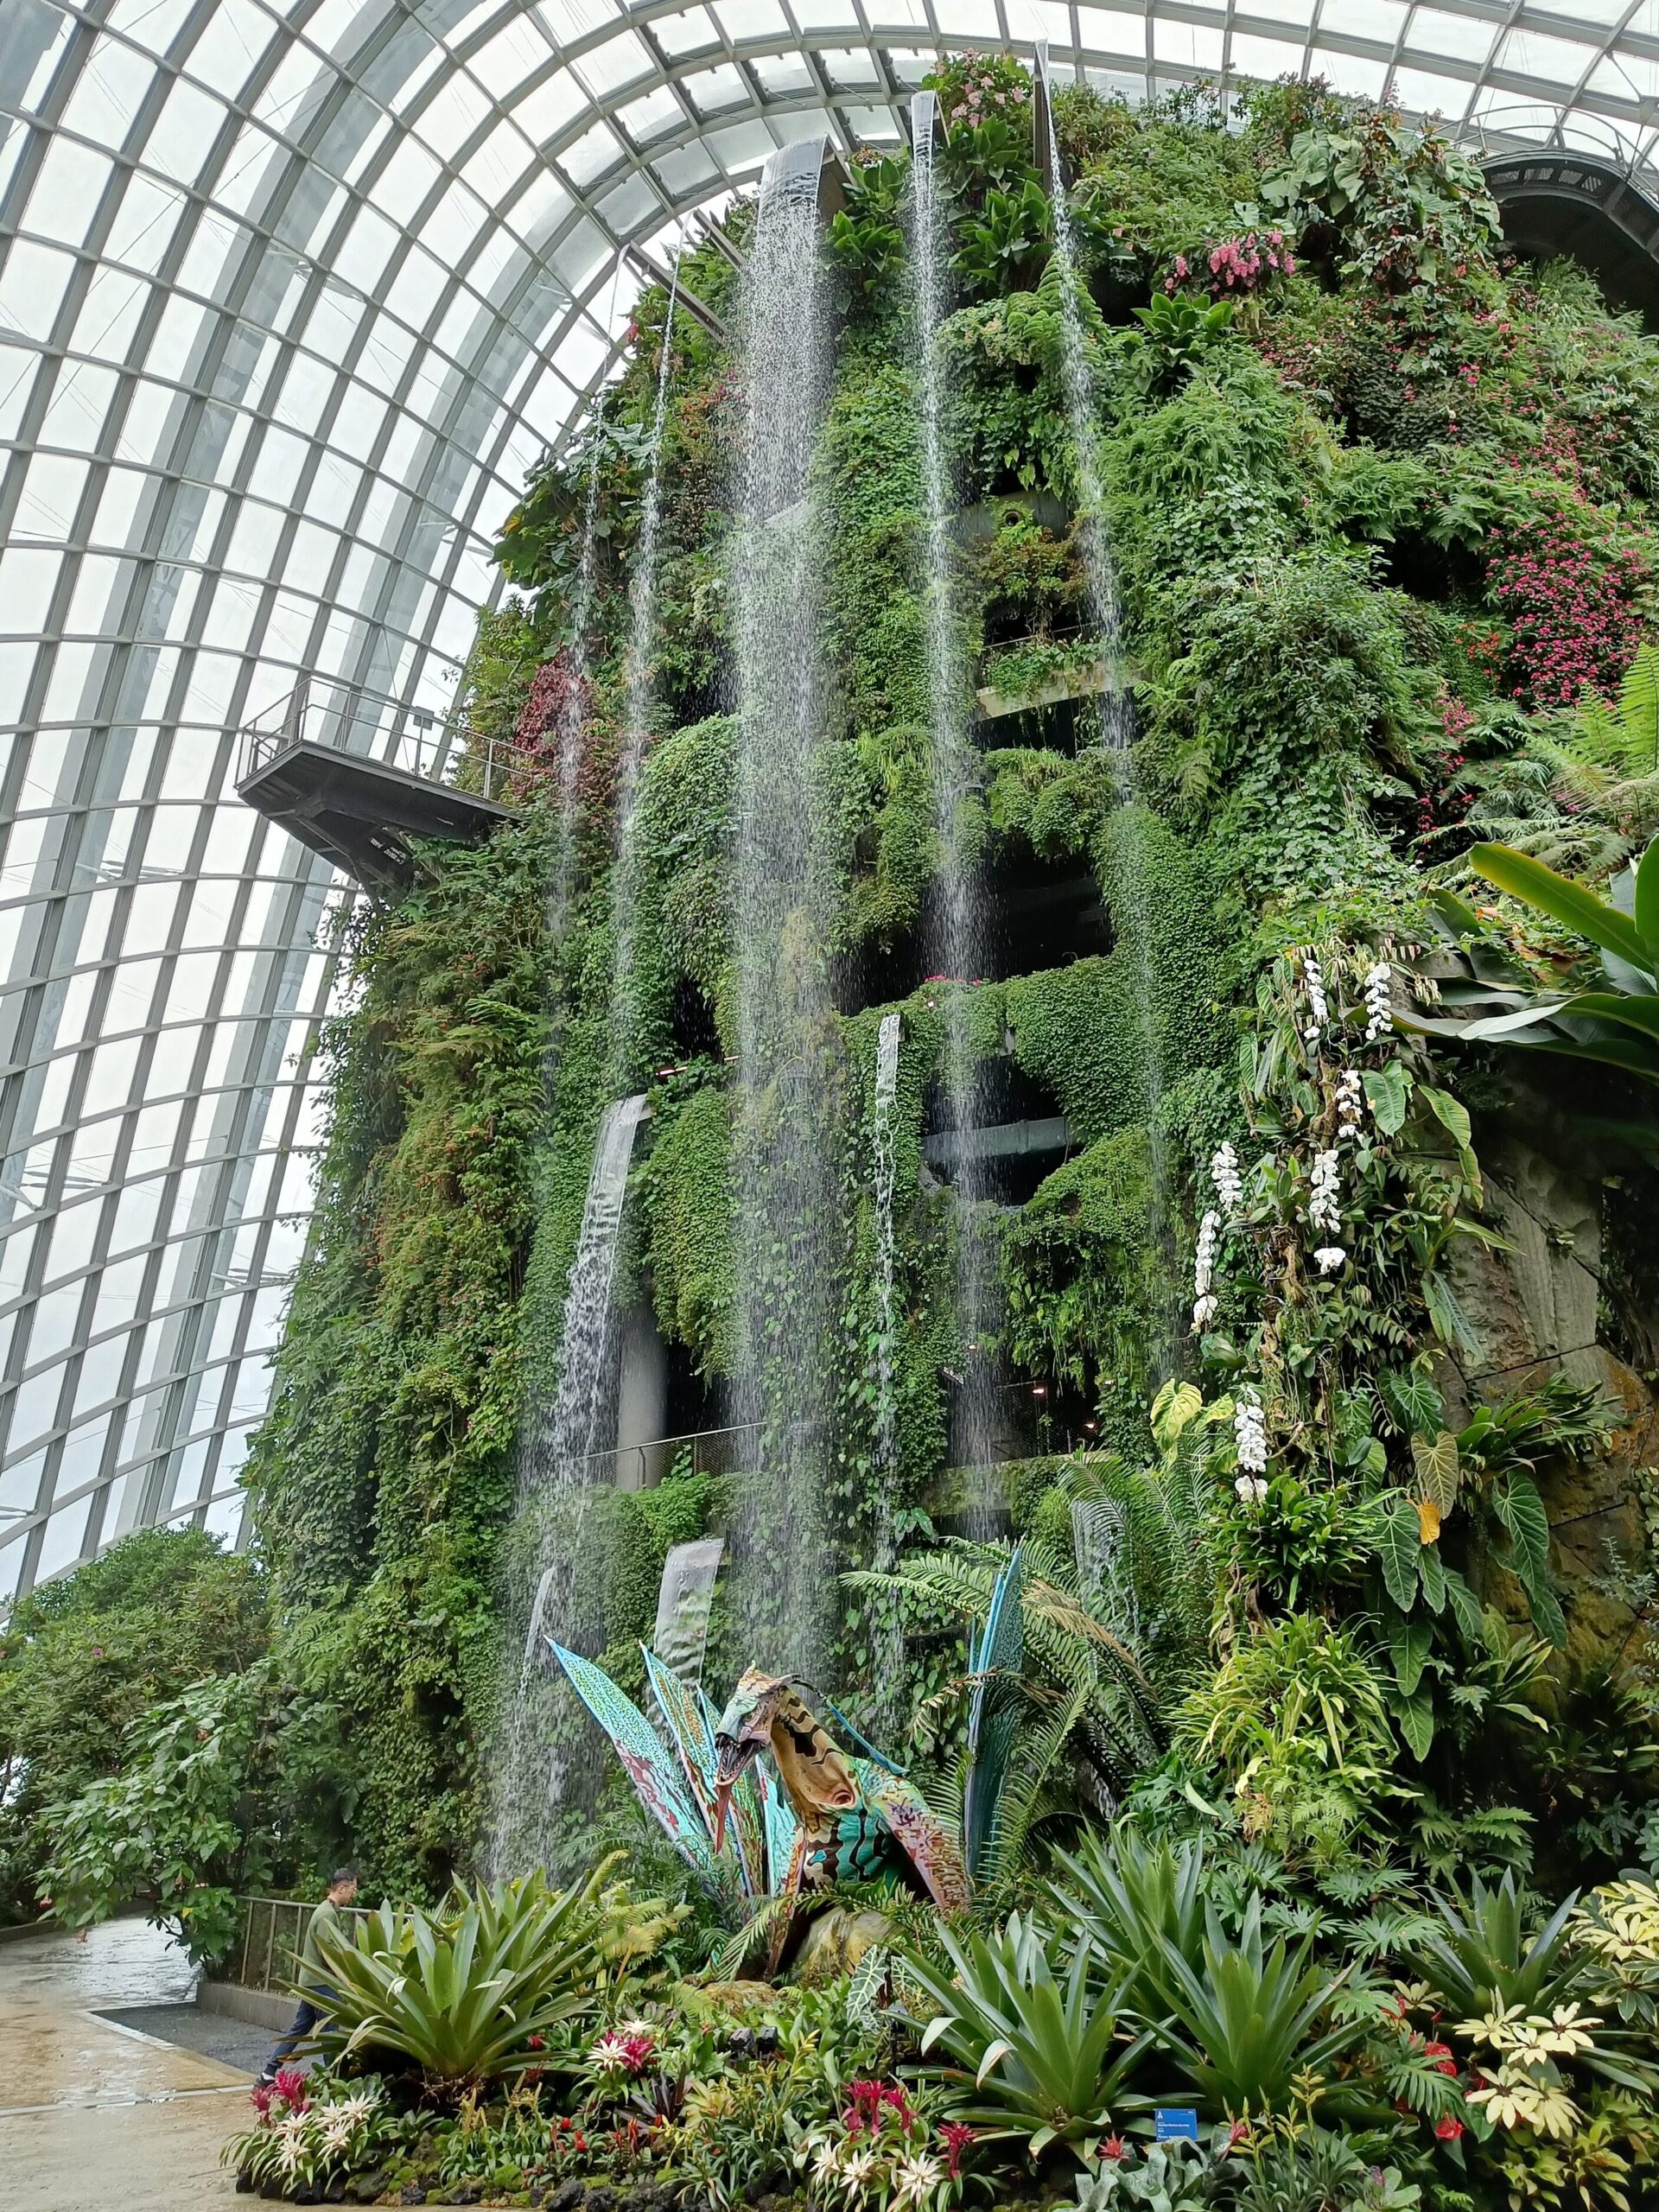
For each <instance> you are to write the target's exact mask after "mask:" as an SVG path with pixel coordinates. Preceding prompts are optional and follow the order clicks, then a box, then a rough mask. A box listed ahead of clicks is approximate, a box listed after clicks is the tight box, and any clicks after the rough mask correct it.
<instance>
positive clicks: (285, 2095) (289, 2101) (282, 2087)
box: [271, 2066, 311, 2112]
mask: <svg viewBox="0 0 1659 2212" xmlns="http://www.w3.org/2000/svg"><path fill="white" fill-rule="evenodd" d="M271 2087H272V2088H274V2089H275V2091H276V2093H277V2095H278V2096H279V2097H280V2098H281V2099H282V2101H283V2103H284V2104H285V2105H287V2106H288V2107H289V2110H290V2111H292V2112H303V2111H304V2110H305V2108H306V2107H307V2106H308V2104H309V2103H310V2101H311V2100H310V2098H309V2097H308V2095H307V2094H306V2089H305V2076H304V2075H303V2074H302V2073H301V2071H300V2069H299V2068H298V2067H297V2066H284V2067H283V2069H282V2070H281V2071H280V2072H279V2073H278V2075H277V2078H276V2080H275V2081H274V2082H272V2084H271Z"/></svg>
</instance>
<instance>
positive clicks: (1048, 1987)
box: [902, 1913, 1152, 2158]
mask: <svg viewBox="0 0 1659 2212" xmlns="http://www.w3.org/2000/svg"><path fill="white" fill-rule="evenodd" d="M939 1942H940V1944H941V1945H942V1947H943V1948H944V1952H945V1955H946V1956H947V1957H948V1959H949V1961H950V1971H949V1972H948V1973H947V1972H945V1971H943V1970H942V1969H941V1968H940V1967H938V1966H937V1965H935V1964H934V1962H933V1961H931V1960H930V1959H927V1958H925V1957H923V1956H920V1955H915V1954H912V1955H908V1956H907V1957H906V1960H905V1962H904V1966H903V1969H902V1980H903V1982H904V1983H905V1984H907V1985H909V1986H911V1987H912V1988H913V1989H918V1990H919V1991H920V1992H921V1993H923V1994H924V1995H925V1998H926V1999H927V2001H928V2003H929V2004H931V2006H932V2007H933V2011H932V2013H931V2017H929V2018H925V2019H923V2018H915V2019H913V2021H912V2024H913V2025H914V2026H916V2027H917V2028H918V2029H919V2030H920V2032H921V2043H922V2050H923V2053H924V2055H926V2054H927V2053H930V2052H932V2051H934V2050H939V2051H943V2052H944V2054H945V2055H946V2056H947V2057H948V2059H949V2060H950V2062H951V2063H950V2064H948V2065H943V2066H940V2065H938V2064H937V2063H936V2066H935V2069H934V2070H935V2072H936V2074H937V2075H938V2078H939V2079H940V2081H941V2082H942V2083H943V2085H944V2088H945V2090H946V2092H947V2094H950V2096H951V2099H952V2101H953V2103H954V2105H955V2107H956V2108H957V2118H959V2119H961V2120H966V2121H967V2122H968V2123H969V2125H970V2126H974V2127H976V2128H980V2129H982V2131H984V2132H985V2133H987V2134H990V2135H998V2136H1008V2135H1024V2136H1025V2137H1026V2138H1027V2150H1028V2152H1029V2153H1030V2155H1031V2157H1033V2158H1036V2157H1038V2156H1039V2153H1040V2152H1043V2151H1045V2150H1046V2149H1047V2148H1048V2146H1049V2145H1051V2144H1052V2143H1056V2142H1062V2143H1066V2144H1070V2145H1074V2146H1075V2145H1080V2144H1081V2143H1082V2140H1083V2139H1084V2137H1085V2136H1089V2135H1093V2134H1096V2133H1099V2131H1100V2130H1101V2129H1102V2128H1103V2127H1104V2126H1107V2125H1108V2123H1109V2121H1113V2120H1122V2119H1123V2118H1124V2117H1126V2116H1127V2115H1128V2114H1130V2113H1137V2112H1141V2111H1144V2110H1145V2109H1146V2107H1147V2102H1148V2100H1147V2098H1146V2097H1144V2096H1142V2095H1140V2094H1136V2093H1135V2092H1133V2091H1131V2090H1130V2089H1129V2088H1128V2082H1129V2079H1130V2077H1131V2075H1133V2074H1134V2072H1135V2068H1136V2067H1137V2066H1138V2065H1139V2063H1140V2062H1141V2058H1142V2057H1143V2056H1144V2055H1145V2054H1146V2052H1147V2050H1149V2049H1150V2048H1151V2044H1152V2037H1151V2035H1150V2034H1149V2033H1148V2032H1146V2031H1142V2032H1141V2034H1139V2035H1134V2034H1132V2033H1131V2032H1130V2031H1129V2030H1128V2029H1127V2028H1126V2027H1125V2026H1123V2025H1122V2023H1121V2020H1120V2017H1119V2013H1120V2007H1119V2003H1118V1999H1117V1995H1116V1992H1115V1991H1114V1990H1112V1989H1109V1988H1105V1987H1103V1986H1102V1985H1101V1984H1100V1983H1099V1981H1098V1980H1096V1978H1095V1975H1094V1973H1093V1966H1094V1961H1093V1959H1092V1957H1091V1955H1090V1951H1089V1948H1088V1947H1087V1945H1078V1946H1076V1947H1075V1948H1073V1951H1072V1954H1071V1961H1070V1963H1069V1964H1068V1965H1066V1966H1065V1967H1064V1970H1063V1972H1061V1973H1058V1974H1057V1972H1056V1970H1055V1961H1054V1957H1053V1955H1052V1952H1053V1946H1052V1938H1051V1937H1050V1936H1048V1934H1047V1933H1046V1931H1045V1929H1043V1928H1042V1927H1041V1926H1040V1925H1039V1923H1038V1922H1036V1921H1035V1920H1033V1919H1031V1918H1029V1917H1027V1918H1022V1917H1021V1916H1020V1914H1018V1913H1012V1914H1010V1915H1009V1916H1008V1919H1007V1922H1006V1923H1004V1925H1003V1926H1002V1927H1001V1928H999V1929H994V1930H992V1931H991V1933H989V1934H988V1935H972V1936H968V1937H966V1938H965V1939H962V1938H958V1937H957V1936H955V1935H954V1934H952V1932H951V1931H950V1929H948V1928H942V1929H940V1931H939Z"/></svg>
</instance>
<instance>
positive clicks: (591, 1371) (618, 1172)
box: [491, 1096, 645, 1875]
mask: <svg viewBox="0 0 1659 2212" xmlns="http://www.w3.org/2000/svg"><path fill="white" fill-rule="evenodd" d="M644 1111H645V1099H644V1097H643V1096H637V1097H632V1098H624V1099H621V1100H620V1101H617V1102H616V1103H613V1104H612V1105H609V1106H607V1108H606V1109H605V1114H604V1117H603V1119H602V1120H601V1123H600V1127H599V1136H598V1140H597V1142H596V1143H595V1145H594V1160H593V1166H592V1168H591V1170H590V1171H589V1173H588V1192H587V1196H586V1198H585V1199H584V1201H583V1204H582V1228H581V1231H580V1233H579V1235H578V1236H577V1240H576V1253H575V1261H574V1262H573V1263H572V1265H571V1269H570V1277H569V1286H568V1287H567V1289H566V1292H565V1299H564V1316H563V1327H562V1328H561V1331H560V1344H559V1363H558V1380H557V1383H556V1388H555V1389H554V1390H553V1392H552V1394H551V1395H550V1397H549V1395H547V1394H545V1393H543V1394H542V1395H541V1396H540V1398H539V1402H538V1399H537V1397H536V1396H532V1398H531V1403H530V1405H529V1407H528V1408H527V1409H526V1414H525V1420H524V1434H523V1442H522V1445H521V1448H520V1455H519V1466H518V1513H517V1517H516V1520H515V1523H514V1528H513V1531H512V1539H511V1550H512V1556H513V1559H514V1561H515V1563H516V1567H517V1573H516V1576H515V1580H516V1582H517V1584H518V1591H519V1593H520V1594H521V1596H523V1598H524V1600H525V1602H524V1603H523V1605H522V1607H521V1609H520V1610H519V1611H518V1613H517V1615H516V1618H515V1622H514V1626H515V1628H517V1626H518V1622H519V1621H522V1623H523V1643H522V1649H521V1653H520V1656H519V1662H518V1681H517V1684H516V1687H515V1689H514V1691H513V1693H512V1700H511V1704H510V1706H509V1707H508V1710H507V1712H506V1713H505V1715H504V1719H503V1726H502V1729H501V1740H500V1745H499V1752H498V1757H497V1761H496V1768H495V1773H494V1777H493V1780H494V1785H495V1786H494V1797H495V1819H494V1823H493V1837H492V1852H491V1859H492V1866H493V1872H495V1873H496V1874H497V1875H501V1874H505V1873H516V1872H522V1871H524V1869H525V1868H527V1867H530V1866H542V1865H544V1864H546V1862H547V1858H548V1855H549V1851H550V1846H551V1842H552V1833H553V1825H554V1821H555V1818H556V1814H557V1810H558V1806H559V1802H560V1799H561V1796H562V1794H563V1782H564V1775H565V1766H566V1761H565V1755H564V1748H563V1743H562V1737H563V1732H564V1731H563V1722H564V1720H565V1719H566V1718H567V1717H568V1715H567V1713H565V1710H564V1700H563V1699H562V1697H561V1694H560V1690H559V1687H558V1685H556V1684H555V1683H554V1682H553V1681H550V1678H549V1676H548V1674H547V1670H546V1667H545V1664H544V1660H545V1653H544V1649H543V1637H546V1636H547V1635H549V1634H551V1635H555V1636H556V1637H558V1638H559V1640H560V1642H561V1643H574V1644H577V1645H579V1644H580V1643H581V1642H582V1633H581V1630H580V1627H579V1624H575V1622H574V1621H573V1618H572V1610H573V1599H574V1592H575V1578H576V1567H577V1553H578V1546H579V1541H580V1537H581V1531H582V1514H583V1510H584V1507H585V1505H586V1503H587V1492H588V1485H589V1483H590V1481H591V1479H592V1478H593V1475H594V1471H595V1467H596V1465H597V1462H596V1460H595V1459H594V1453H595V1452H597V1451H598V1449H599V1447H600V1445H601V1434H600V1431H601V1414H602V1410H603V1408H604V1406H605V1402H606V1396H607V1392H606V1383H607V1379H608V1377H609V1376H610V1372H611V1368H612V1365H613V1361H612V1359H611V1357H610V1353H611V1351H612V1344H611V1335H612V1328H611V1324H612V1319H613V1315H612V1310H611V1284H612V1281H613V1276H614V1274H615V1272H616V1246H617V1238H618V1236H619V1234H620V1230H621V1226H622V1205H623V1199H624V1198H625V1197H626V1191H627V1179H628V1166H629V1163H630V1161H631V1160H632V1156H633V1141H634V1136H635V1134H636V1132H637V1131H638V1129H639V1122H640V1117H641V1116H642V1114H643V1113H644Z"/></svg>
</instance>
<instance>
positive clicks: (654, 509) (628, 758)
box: [611, 253, 680, 1080]
mask: <svg viewBox="0 0 1659 2212" xmlns="http://www.w3.org/2000/svg"><path fill="white" fill-rule="evenodd" d="M679 295H680V257H679V255H678V253H676V254H675V257H674V269H673V274H672V276H671V279H670V283H669V290H668V313H667V315H666V317H665V318H664V323H663V357H662V359H661V361H660V363H659V364H658V370H657V401H656V406H655V408H654V410H653V411H652V423H651V463H650V467H649V469H648V471H647V473H646V476H645V500H644V503H643V505H642V506H641V509H640V515H639V542H638V544H637V545H636V547H635V550H634V556H633V574H632V578H631V579H630V582H629V587H628V605H629V614H630V618H631V620H630V628H629V636H628V659H627V670H628V694H627V730H626V737H625V739H624V741H623V747H622V758H621V760H620V764H619V766H618V769H617V778H616V862H615V868H614V872H613V876H612V880H611V912H612V917H613V930H614V934H615V946H616V950H615V968H614V975H615V991H614V995H613V1002H612V1007H613V1015H612V1028H611V1035H612V1040H613V1042H612V1059H613V1063H615V1062H617V1061H618V1060H619V1059H620V1057H621V1056H622V1055H625V1054H626V1052H628V1051H629V1049H630V1047H631V1046H632V1043H633V1031H634V988H633V986H634V975H633V933H634V899H635V894H636V893H637V891H638V888H639V853H638V850H637V849H636V847H637V840H636V836H635V832H634V819H633V815H634V800H635V798H636V797H637V795H638V792H639V768H640V764H641V762H642V761H643V760H644V758H645V720H646V716H647V715H648V714H649V713H650V709H651V648H652V639H653V638H654V636H655V634H656V625H657V565H658V563H657V554H658V543H659V540H660V538H661V536H662V515H663V424H664V420H665V418H666V416H667V412H668V375H669V367H670V361H671V353H672V350H673V340H674V310H675V308H676V306H677V303H678V301H679ZM620 1073H621V1069H620V1066H619V1065H613V1069H612V1074H613V1080H614V1079H615V1078H616V1077H620Z"/></svg>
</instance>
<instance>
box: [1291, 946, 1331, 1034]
mask: <svg viewBox="0 0 1659 2212" xmlns="http://www.w3.org/2000/svg"><path fill="white" fill-rule="evenodd" d="M1297 957H1298V958H1299V959H1300V962H1301V963H1302V984H1303V988H1305V989H1306V993H1307V1020H1306V1023H1305V1024H1304V1025H1303V1027H1302V1042H1303V1043H1304V1044H1305V1045H1306V1046H1307V1048H1308V1050H1309V1052H1315V1051H1317V1050H1318V1048H1319V1039H1321V1038H1322V1037H1323V1036H1324V1034H1325V1024H1326V1023H1327V1022H1328V1021H1329V1020H1330V1019H1331V1007H1330V1005H1329V1002H1328V1001H1327V1000H1326V998H1325V971H1324V969H1322V968H1321V967H1320V966H1319V954H1318V953H1317V952H1315V951H1314V950H1313V946H1312V945H1311V944H1305V945H1304V946H1303V947H1302V949H1301V950H1300V953H1299V954H1298V955H1297Z"/></svg>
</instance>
